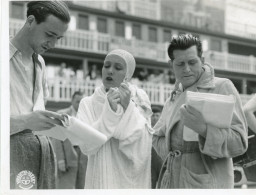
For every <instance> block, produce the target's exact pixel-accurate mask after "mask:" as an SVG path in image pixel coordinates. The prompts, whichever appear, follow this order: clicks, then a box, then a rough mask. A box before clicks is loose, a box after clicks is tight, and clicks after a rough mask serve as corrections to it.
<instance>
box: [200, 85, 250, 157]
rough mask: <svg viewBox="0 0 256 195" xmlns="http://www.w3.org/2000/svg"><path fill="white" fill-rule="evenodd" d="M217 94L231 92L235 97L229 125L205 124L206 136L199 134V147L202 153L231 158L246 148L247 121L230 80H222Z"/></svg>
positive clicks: (228, 93)
mask: <svg viewBox="0 0 256 195" xmlns="http://www.w3.org/2000/svg"><path fill="white" fill-rule="evenodd" d="M219 94H223V95H230V94H232V95H234V96H235V97H236V103H235V108H234V113H233V117H232V121H231V126H230V128H223V129H220V128H216V127H214V126H212V125H207V129H206V137H205V138H204V137H202V136H199V148H200V150H201V152H202V153H204V154H206V155H209V156H211V157H213V158H232V157H235V156H238V155H241V154H243V153H244V152H245V151H246V149H247V146H248V141H247V122H246V119H245V115H244V112H243V110H242V103H241V99H240V96H239V94H238V92H237V90H236V88H235V86H234V85H233V83H232V82H231V81H230V80H226V81H224V82H223V84H222V86H221V87H220V90H219Z"/></svg>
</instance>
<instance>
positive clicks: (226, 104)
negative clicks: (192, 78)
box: [183, 91, 236, 141]
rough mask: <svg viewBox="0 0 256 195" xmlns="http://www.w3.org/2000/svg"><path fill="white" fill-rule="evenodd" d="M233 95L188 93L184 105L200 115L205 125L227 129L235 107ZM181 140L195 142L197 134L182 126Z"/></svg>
mask: <svg viewBox="0 0 256 195" xmlns="http://www.w3.org/2000/svg"><path fill="white" fill-rule="evenodd" d="M235 101H236V100H235V97H234V96H233V95H220V94H213V93H199V92H191V91H188V92H187V94H186V105H190V106H192V107H194V108H195V109H197V110H198V111H199V112H201V113H202V115H203V117H204V120H205V122H206V123H207V124H209V125H212V126H214V127H217V128H229V127H230V125H231V120H232V117H233V111H234V106H235ZM183 139H184V140H185V141H197V140H198V134H197V133H196V132H195V131H193V130H192V129H189V128H188V127H186V126H184V130H183Z"/></svg>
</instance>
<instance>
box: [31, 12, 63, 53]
mask: <svg viewBox="0 0 256 195" xmlns="http://www.w3.org/2000/svg"><path fill="white" fill-rule="evenodd" d="M29 17H32V18H33V19H32V23H31V26H30V28H29V33H28V36H29V44H30V47H31V48H32V49H33V50H34V52H35V53H37V54H42V53H44V52H46V51H47V50H48V49H51V48H54V47H55V44H56V42H57V40H58V39H60V38H62V37H63V35H64V33H65V32H66V30H67V28H68V24H67V23H64V22H62V21H61V20H60V19H59V18H57V17H55V16H53V15H49V16H47V18H46V20H45V21H44V22H41V23H39V24H37V22H36V20H35V18H34V16H29Z"/></svg>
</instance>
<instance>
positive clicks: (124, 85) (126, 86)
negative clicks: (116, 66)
mask: <svg viewBox="0 0 256 195" xmlns="http://www.w3.org/2000/svg"><path fill="white" fill-rule="evenodd" d="M120 88H121V89H122V88H123V89H125V90H129V86H128V85H127V84H126V83H124V82H123V83H121V84H120Z"/></svg>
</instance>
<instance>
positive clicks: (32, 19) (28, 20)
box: [26, 15, 36, 26]
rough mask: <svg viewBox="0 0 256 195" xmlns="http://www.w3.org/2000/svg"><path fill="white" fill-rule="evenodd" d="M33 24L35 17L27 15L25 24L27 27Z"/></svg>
mask: <svg viewBox="0 0 256 195" xmlns="http://www.w3.org/2000/svg"><path fill="white" fill-rule="evenodd" d="M33 22H36V18H35V16H33V15H29V16H28V17H27V20H26V24H27V25H29V26H31V25H32V24H33Z"/></svg>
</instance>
